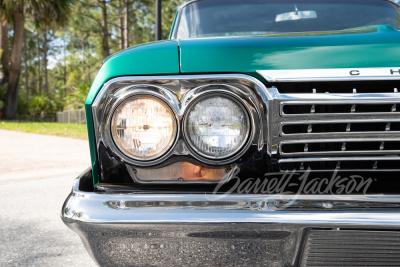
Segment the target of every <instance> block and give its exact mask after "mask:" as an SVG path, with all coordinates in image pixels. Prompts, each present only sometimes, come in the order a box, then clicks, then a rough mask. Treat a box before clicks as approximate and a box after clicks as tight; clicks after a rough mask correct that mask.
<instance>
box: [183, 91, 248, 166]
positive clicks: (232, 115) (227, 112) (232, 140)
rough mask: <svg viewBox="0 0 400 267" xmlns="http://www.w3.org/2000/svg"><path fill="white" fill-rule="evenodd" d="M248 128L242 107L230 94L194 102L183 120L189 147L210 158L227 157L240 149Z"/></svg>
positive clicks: (245, 113)
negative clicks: (184, 120)
mask: <svg viewBox="0 0 400 267" xmlns="http://www.w3.org/2000/svg"><path fill="white" fill-rule="evenodd" d="M249 131H250V126H249V118H248V115H247V112H246V110H245V108H244V107H243V106H242V105H241V104H240V103H239V102H238V101H236V100H234V99H233V98H231V97H225V96H212V97H207V98H205V99H203V100H200V101H199V102H197V103H196V104H195V105H194V106H193V108H192V109H191V110H190V112H189V114H188V116H187V119H186V135H187V139H188V141H189V143H190V144H191V146H192V148H194V149H195V150H196V151H197V152H198V153H199V154H201V155H203V156H205V157H209V158H215V159H219V158H226V157H228V156H230V155H232V154H234V153H236V152H238V150H240V148H241V147H242V146H243V145H244V143H245V142H246V140H247V137H248V134H249Z"/></svg>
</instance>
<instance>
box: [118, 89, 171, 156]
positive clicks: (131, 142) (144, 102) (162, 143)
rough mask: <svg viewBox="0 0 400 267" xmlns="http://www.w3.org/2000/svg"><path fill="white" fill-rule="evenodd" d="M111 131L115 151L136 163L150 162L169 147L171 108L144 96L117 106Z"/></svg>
mask: <svg viewBox="0 0 400 267" xmlns="http://www.w3.org/2000/svg"><path fill="white" fill-rule="evenodd" d="M111 128H112V134H113V139H114V141H115V143H116V144H117V146H118V147H119V149H120V150H121V151H122V152H124V153H125V154H127V155H128V156H130V157H132V158H134V159H138V160H151V159H154V158H156V157H159V156H161V155H162V154H164V153H165V152H166V151H167V150H168V149H169V148H170V147H171V146H172V144H173V142H174V140H175V136H176V131H177V126H176V120H175V118H174V114H173V112H172V111H171V109H170V108H169V107H168V106H167V105H166V104H165V103H164V102H162V101H160V100H158V99H157V98H154V97H148V96H140V97H135V98H130V99H127V100H125V101H124V102H123V103H121V104H120V105H119V106H118V107H117V109H116V110H115V112H114V115H113V118H112V123H111Z"/></svg>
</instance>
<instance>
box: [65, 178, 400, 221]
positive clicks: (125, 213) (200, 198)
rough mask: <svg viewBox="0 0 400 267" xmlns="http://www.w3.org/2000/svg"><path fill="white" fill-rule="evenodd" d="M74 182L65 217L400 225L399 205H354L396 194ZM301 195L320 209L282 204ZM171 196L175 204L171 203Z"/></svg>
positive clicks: (399, 200) (395, 198) (296, 200)
mask: <svg viewBox="0 0 400 267" xmlns="http://www.w3.org/2000/svg"><path fill="white" fill-rule="evenodd" d="M78 188H79V177H78V178H77V179H76V181H75V183H74V188H73V190H72V192H71V194H70V195H69V197H68V198H67V200H66V201H65V203H64V206H63V209H62V212H61V217H62V218H63V220H66V221H72V222H87V223H133V224H135V223H293V222H296V223H297V224H310V225H320V224H321V225H324V224H342V225H364V226H368V225H370V226H373V225H390V226H400V219H399V218H400V211H396V210H390V209H389V210H388V209H387V208H386V209H385V210H384V211H383V210H375V211H363V210H357V208H356V209H355V208H354V207H355V206H354V205H355V204H358V203H391V204H398V203H400V196H399V195H390V196H385V195H357V196H355V195H346V196H342V195H340V196H335V195H326V196H325V195H299V196H295V195H239V194H230V195H213V194H209V195H206V194H104V193H89V192H82V191H79V189H78ZM304 201H306V202H307V203H311V204H312V205H311V206H314V207H317V208H318V207H322V208H321V209H320V210H318V211H309V210H310V209H308V210H307V209H305V211H302V210H301V209H300V210H299V209H296V211H291V210H290V209H286V207H291V206H292V207H293V205H296V204H298V203H299V202H301V203H304ZM171 202H174V203H179V205H171V204H170V203H171ZM332 202H334V203H336V202H337V203H350V204H349V205H347V206H348V207H349V208H348V210H346V209H345V207H346V206H342V207H344V210H332V209H331V208H332V206H331V204H329V203H332ZM110 203H111V205H110ZM124 203H130V205H128V206H127V205H125V204H124ZM132 203H134V205H133V204H132ZM160 203H161V204H160ZM163 203H164V204H163ZM204 203H206V204H204ZM324 203H325V204H326V203H328V205H325V204H324ZM113 205H114V206H113ZM282 205H283V206H282ZM285 205H286V206H285ZM121 207H122V208H121ZM324 207H328V208H324ZM329 207H330V208H329Z"/></svg>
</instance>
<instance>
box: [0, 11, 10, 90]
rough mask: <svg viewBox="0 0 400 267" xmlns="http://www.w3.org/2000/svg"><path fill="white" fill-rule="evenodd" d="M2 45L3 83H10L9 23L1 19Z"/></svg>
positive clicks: (0, 41) (0, 36)
mask: <svg viewBox="0 0 400 267" xmlns="http://www.w3.org/2000/svg"><path fill="white" fill-rule="evenodd" d="M0 17H1V16H0ZM0 46H1V50H2V54H1V65H2V68H3V75H4V76H3V79H2V81H1V84H6V83H8V77H9V75H10V66H9V64H10V57H9V55H8V24H7V22H6V21H4V22H1V21H0Z"/></svg>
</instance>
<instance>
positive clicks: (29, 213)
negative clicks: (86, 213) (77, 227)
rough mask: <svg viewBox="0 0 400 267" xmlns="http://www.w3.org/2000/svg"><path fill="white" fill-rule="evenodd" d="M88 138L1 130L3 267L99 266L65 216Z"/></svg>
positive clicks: (86, 153) (0, 235) (83, 164)
mask: <svg viewBox="0 0 400 267" xmlns="http://www.w3.org/2000/svg"><path fill="white" fill-rule="evenodd" d="M89 164H90V159H89V148H88V143H87V141H82V140H75V139H70V138H63V137H54V136H45V135H38V134H29V133H20V132H13V131H5V130H0V203H1V204H0V266H41V267H42V266H43V267H45V266H97V265H96V264H95V263H94V262H93V261H92V260H91V258H90V256H89V255H88V254H87V252H86V250H85V248H84V246H83V244H82V242H81V240H80V239H79V237H78V235H76V234H75V233H74V232H73V231H71V230H70V229H69V228H68V227H66V226H65V225H64V224H63V223H62V221H61V219H60V211H61V207H62V204H63V202H64V200H65V198H66V197H67V195H68V193H69V192H70V191H71V188H72V183H73V181H74V179H75V177H76V176H77V175H78V174H79V173H81V172H82V171H83V170H85V169H86V168H87V167H88V166H89Z"/></svg>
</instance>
